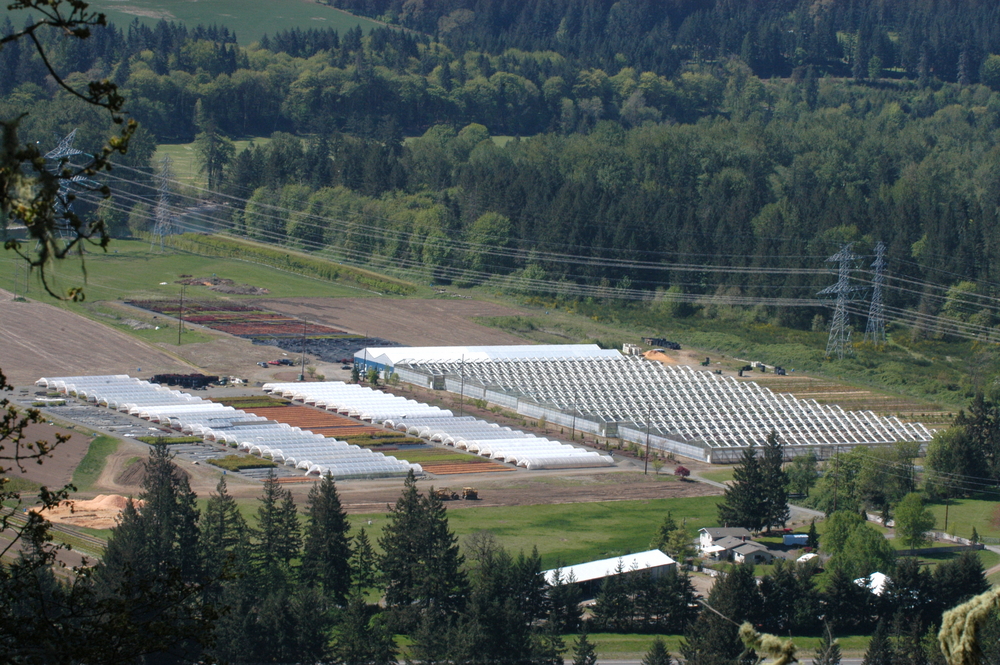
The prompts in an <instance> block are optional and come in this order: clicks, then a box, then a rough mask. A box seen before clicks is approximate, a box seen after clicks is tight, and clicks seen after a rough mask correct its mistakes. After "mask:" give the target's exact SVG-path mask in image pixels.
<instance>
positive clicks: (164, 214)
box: [149, 155, 174, 252]
mask: <svg viewBox="0 0 1000 665" xmlns="http://www.w3.org/2000/svg"><path fill="white" fill-rule="evenodd" d="M173 177H174V174H173V171H172V170H171V168H170V155H164V157H163V160H162V161H161V162H160V172H159V174H157V176H156V182H157V189H158V190H159V196H158V197H157V200H156V226H154V227H153V239H152V242H150V243H149V250H150V251H153V245H155V244H156V239H157V238H159V239H160V251H161V252H162V251H163V236H168V235H170V234H172V233H173V232H174V230H173V224H172V218H171V216H170V180H171V179H172V178H173Z"/></svg>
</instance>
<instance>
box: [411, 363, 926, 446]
mask: <svg viewBox="0 0 1000 665" xmlns="http://www.w3.org/2000/svg"><path fill="white" fill-rule="evenodd" d="M529 348H530V347H529ZM402 351H404V350H397V352H398V353H401V352H402ZM439 355H442V354H439ZM403 369H404V371H405V372H406V373H407V374H409V373H411V372H413V371H419V372H422V373H423V374H425V375H429V376H441V375H444V376H447V377H452V378H454V377H458V376H459V375H461V377H462V384H461V385H462V386H463V387H465V388H466V389H467V391H468V390H469V388H470V387H471V386H478V387H480V389H482V388H483V387H489V391H491V392H492V393H501V392H503V393H504V394H507V395H516V396H517V400H518V402H517V409H518V412H519V413H522V414H525V415H531V416H532V417H544V416H546V415H548V416H552V417H550V422H555V421H554V419H553V418H554V417H556V416H558V417H561V419H560V420H559V423H560V424H563V423H564V422H565V424H569V422H570V417H572V418H573V419H574V420H575V421H576V422H577V423H580V421H583V420H587V421H589V423H601V424H603V425H604V426H605V431H608V430H609V428H608V427H607V425H608V424H614V425H615V428H616V430H617V432H618V436H622V437H623V438H629V439H630V440H633V441H637V442H639V443H642V439H643V438H645V435H646V432H648V431H652V432H653V434H654V435H655V436H654V437H653V440H654V441H664V440H665V439H669V440H672V441H676V442H681V443H683V444H692V445H693V446H697V447H700V448H701V449H702V450H706V454H705V457H706V459H709V460H711V461H719V460H722V461H725V459H726V458H728V459H729V460H732V459H735V458H737V457H738V456H739V454H740V451H741V450H743V449H745V448H747V447H751V446H760V445H762V444H763V443H764V441H765V439H766V437H767V435H768V434H769V433H770V432H772V431H773V432H776V433H777V434H778V437H779V439H780V440H781V442H782V443H783V444H785V446H786V448H785V452H786V454H787V455H789V456H793V455H796V454H799V452H798V451H797V450H796V448H801V449H802V450H803V451H804V450H807V449H811V450H813V451H818V450H819V449H826V450H825V452H827V453H828V452H829V449H831V448H832V447H834V446H854V445H886V444H892V443H895V442H898V441H915V442H919V443H926V442H928V441H930V440H931V437H932V434H931V432H930V431H928V429H927V428H926V427H924V425H922V424H921V423H903V422H901V421H900V420H899V419H898V418H894V417H882V416H878V415H876V414H875V413H873V412H871V411H844V410H843V409H841V408H840V407H839V406H836V405H826V404H819V403H817V402H816V401H815V400H805V399H797V398H795V397H792V396H791V395H787V394H779V393H775V392H772V391H771V390H769V389H767V388H764V387H762V386H760V385H758V384H757V383H755V382H753V381H737V380H736V379H735V378H733V377H722V376H719V375H716V374H713V373H712V372H709V371H702V370H696V369H693V368H691V367H688V366H684V365H675V366H671V365H664V364H662V363H659V362H651V361H648V360H645V359H643V358H635V357H629V356H624V355H622V354H620V353H617V352H615V353H614V355H609V354H607V353H602V354H600V355H596V356H594V357H555V356H552V357H544V358H542V357H539V358H529V357H521V358H497V359H485V360H479V359H470V358H465V359H464V360H459V359H458V358H455V357H454V356H451V357H450V358H449V359H447V360H443V361H432V362H416V363H410V364H408V365H405V366H403ZM448 390H451V391H455V387H453V385H452V382H449V383H448ZM466 394H468V392H467V393H466ZM522 405H525V406H524V408H523V409H522ZM529 407H530V408H531V410H530V411H529V410H528V409H529ZM563 414H571V415H566V416H563ZM580 424H582V423H580ZM588 426H590V425H589V424H588ZM591 431H594V430H591ZM605 436H609V435H608V434H605ZM691 447H692V446H687V448H691ZM684 454H687V453H684ZM824 456H825V455H824Z"/></svg>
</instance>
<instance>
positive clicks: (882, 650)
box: [861, 620, 893, 665]
mask: <svg viewBox="0 0 1000 665" xmlns="http://www.w3.org/2000/svg"><path fill="white" fill-rule="evenodd" d="M892 661H893V649H892V642H891V641H890V639H889V628H888V626H887V625H886V622H885V620H880V621H879V622H878V625H877V626H876V627H875V632H874V634H872V639H871V641H869V642H868V650H867V651H865V657H864V660H862V661H861V665H893V662H892Z"/></svg>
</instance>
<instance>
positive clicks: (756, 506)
mask: <svg viewBox="0 0 1000 665" xmlns="http://www.w3.org/2000/svg"><path fill="white" fill-rule="evenodd" d="M763 488H764V477H763V474H762V472H761V466H760V460H759V459H758V458H757V453H756V451H754V449H753V448H747V449H745V450H744V451H743V456H742V458H741V459H740V463H739V465H737V466H736V468H735V469H734V470H733V482H732V484H730V485H729V487H727V488H726V492H725V495H724V496H723V499H722V502H721V503H720V504H719V508H718V511H719V521H720V522H721V523H722V524H724V525H726V526H730V527H743V528H745V529H749V530H750V531H754V532H756V531H760V530H761V528H762V527H763V526H764V525H765V524H766V523H767V522H766V517H767V508H766V503H765V498H766V495H765V494H764V490H763Z"/></svg>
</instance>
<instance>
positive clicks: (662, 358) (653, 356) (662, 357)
mask: <svg viewBox="0 0 1000 665" xmlns="http://www.w3.org/2000/svg"><path fill="white" fill-rule="evenodd" d="M642 357H643V358H645V359H646V360H655V361H657V362H661V363H663V364H664V365H676V364H677V361H676V360H674V359H673V358H671V357H670V356H668V355H667V354H665V353H662V352H660V351H646V352H645V353H644V354H642Z"/></svg>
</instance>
